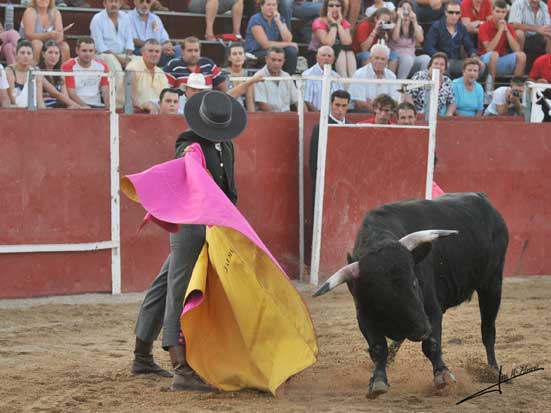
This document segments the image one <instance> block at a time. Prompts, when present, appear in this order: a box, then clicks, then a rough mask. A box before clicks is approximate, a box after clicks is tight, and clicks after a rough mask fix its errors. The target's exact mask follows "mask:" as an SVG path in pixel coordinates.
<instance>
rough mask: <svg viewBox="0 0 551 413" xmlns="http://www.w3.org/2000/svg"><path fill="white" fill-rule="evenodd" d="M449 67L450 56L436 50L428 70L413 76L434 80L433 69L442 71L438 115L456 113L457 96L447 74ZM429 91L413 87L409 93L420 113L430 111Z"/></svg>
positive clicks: (413, 77)
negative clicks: (428, 105) (428, 104)
mask: <svg viewBox="0 0 551 413" xmlns="http://www.w3.org/2000/svg"><path fill="white" fill-rule="evenodd" d="M447 67H448V56H447V55H446V53H442V52H436V53H435V54H433V55H432V57H431V59H430V62H429V68H428V70H422V71H420V72H417V73H415V74H414V75H413V76H412V78H411V79H412V80H432V71H433V70H434V69H438V70H439V71H440V82H439V84H440V89H439V90H438V115H440V116H453V114H454V113H455V109H456V105H455V97H454V95H453V90H452V81H451V79H450V78H449V77H448V76H446V75H445V73H446V69H447ZM428 92H429V91H428V90H427V89H425V88H424V87H418V88H415V89H413V90H412V91H411V92H409V94H410V95H411V97H412V99H413V104H414V105H415V110H416V111H417V112H419V113H425V112H428V110H429V108H428V107H427V103H428V99H427V93H428Z"/></svg>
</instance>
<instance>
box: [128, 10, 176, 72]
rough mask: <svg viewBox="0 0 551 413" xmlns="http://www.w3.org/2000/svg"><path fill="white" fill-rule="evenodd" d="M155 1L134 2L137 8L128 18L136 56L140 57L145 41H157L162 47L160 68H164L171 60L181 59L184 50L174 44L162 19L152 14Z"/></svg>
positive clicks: (129, 13)
mask: <svg viewBox="0 0 551 413" xmlns="http://www.w3.org/2000/svg"><path fill="white" fill-rule="evenodd" d="M153 1H154V0H134V5H135V8H134V9H133V10H131V11H130V12H128V18H129V19H130V27H131V30H132V38H133V39H134V54H135V55H138V56H139V55H140V54H141V50H142V47H143V45H144V44H145V41H146V40H148V39H155V40H157V41H158V42H159V43H160V44H161V45H162V55H161V60H160V61H159V66H161V67H162V66H164V65H166V64H167V63H168V61H169V60H170V59H173V58H175V57H176V58H179V57H181V56H182V48H181V47H180V45H176V46H174V45H173V44H172V42H171V41H170V38H169V37H168V33H167V32H166V30H165V27H164V25H163V22H162V20H161V18H160V17H159V16H157V15H156V14H155V13H153V12H151V5H152V4H153Z"/></svg>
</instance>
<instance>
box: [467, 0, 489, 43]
mask: <svg viewBox="0 0 551 413" xmlns="http://www.w3.org/2000/svg"><path fill="white" fill-rule="evenodd" d="M491 17H492V2H491V0H462V1H461V23H463V24H464V25H465V27H466V28H467V31H468V32H469V33H470V34H471V37H472V39H473V43H474V44H477V43H478V39H477V35H478V28H479V27H480V25H481V24H482V23H484V22H485V21H486V20H488V19H490V18H491Z"/></svg>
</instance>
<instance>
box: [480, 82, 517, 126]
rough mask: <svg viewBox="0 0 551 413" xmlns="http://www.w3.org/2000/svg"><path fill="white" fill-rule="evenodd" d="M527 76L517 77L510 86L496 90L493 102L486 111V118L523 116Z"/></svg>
mask: <svg viewBox="0 0 551 413" xmlns="http://www.w3.org/2000/svg"><path fill="white" fill-rule="evenodd" d="M525 83H526V77H525V76H515V77H513V78H512V79H511V85H510V86H502V87H500V88H497V89H496V90H494V93H493V94H492V101H491V102H490V104H489V105H488V107H487V108H486V110H485V111H484V116H492V115H493V116H496V115H501V116H523V115H524V108H525V107H524V103H523V100H524V99H523V97H524V91H525V86H524V85H525Z"/></svg>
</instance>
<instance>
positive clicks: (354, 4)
mask: <svg viewBox="0 0 551 413" xmlns="http://www.w3.org/2000/svg"><path fill="white" fill-rule="evenodd" d="M361 8H362V0H345V6H344V10H346V11H347V12H345V14H344V17H346V20H348V21H349V22H350V24H351V25H352V27H351V28H350V29H351V30H354V28H355V27H356V23H358V18H359V17H360V10H361Z"/></svg>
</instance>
